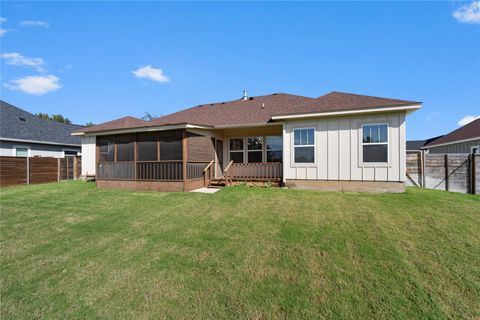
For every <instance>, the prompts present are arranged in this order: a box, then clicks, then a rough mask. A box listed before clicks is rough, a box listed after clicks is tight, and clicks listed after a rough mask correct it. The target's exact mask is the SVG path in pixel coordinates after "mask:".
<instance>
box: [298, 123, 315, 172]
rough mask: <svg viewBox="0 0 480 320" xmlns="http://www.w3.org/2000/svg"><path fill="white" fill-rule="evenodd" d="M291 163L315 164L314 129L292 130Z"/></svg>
mask: <svg viewBox="0 0 480 320" xmlns="http://www.w3.org/2000/svg"><path fill="white" fill-rule="evenodd" d="M293 162H294V163H295V164H303V163H315V128H296V129H293Z"/></svg>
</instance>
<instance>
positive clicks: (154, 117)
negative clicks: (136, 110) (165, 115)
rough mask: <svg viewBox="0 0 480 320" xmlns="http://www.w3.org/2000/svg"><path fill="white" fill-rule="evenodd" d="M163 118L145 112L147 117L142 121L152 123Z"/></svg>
mask: <svg viewBox="0 0 480 320" xmlns="http://www.w3.org/2000/svg"><path fill="white" fill-rule="evenodd" d="M160 117H161V116H157V115H156V114H152V113H150V112H145V115H144V116H143V117H142V120H146V121H150V120H155V119H157V118H160Z"/></svg>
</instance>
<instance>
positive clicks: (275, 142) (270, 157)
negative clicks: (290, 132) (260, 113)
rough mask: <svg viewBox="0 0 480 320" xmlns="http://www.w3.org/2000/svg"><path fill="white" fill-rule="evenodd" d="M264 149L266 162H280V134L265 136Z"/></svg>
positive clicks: (281, 144) (281, 156) (281, 153)
mask: <svg viewBox="0 0 480 320" xmlns="http://www.w3.org/2000/svg"><path fill="white" fill-rule="evenodd" d="M265 149H266V159H267V162H282V160H283V138H282V136H267V137H265Z"/></svg>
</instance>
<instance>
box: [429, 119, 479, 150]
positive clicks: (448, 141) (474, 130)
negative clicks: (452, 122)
mask: <svg viewBox="0 0 480 320" xmlns="http://www.w3.org/2000/svg"><path fill="white" fill-rule="evenodd" d="M422 150H425V151H426V152H427V153H480V119H476V120H474V121H472V122H470V123H468V124H466V125H464V126H463V127H460V128H458V129H457V130H454V131H452V132H450V133H448V134H446V135H444V136H442V137H440V138H438V139H435V140H433V141H431V142H429V143H427V144H425V145H424V146H422Z"/></svg>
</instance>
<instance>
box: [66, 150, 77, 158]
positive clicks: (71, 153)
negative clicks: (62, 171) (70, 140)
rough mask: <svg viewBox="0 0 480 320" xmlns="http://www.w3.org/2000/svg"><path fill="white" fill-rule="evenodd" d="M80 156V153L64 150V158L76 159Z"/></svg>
mask: <svg viewBox="0 0 480 320" xmlns="http://www.w3.org/2000/svg"><path fill="white" fill-rule="evenodd" d="M77 155H78V151H74V150H63V156H64V157H76V156H77Z"/></svg>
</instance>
